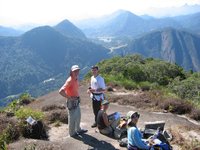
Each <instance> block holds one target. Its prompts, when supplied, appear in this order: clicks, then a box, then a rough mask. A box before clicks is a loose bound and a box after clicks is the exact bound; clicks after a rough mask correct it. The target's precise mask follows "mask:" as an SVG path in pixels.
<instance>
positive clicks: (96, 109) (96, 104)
mask: <svg viewBox="0 0 200 150" xmlns="http://www.w3.org/2000/svg"><path fill="white" fill-rule="evenodd" d="M92 107H93V113H94V116H95V123H96V122H97V115H98V112H99V110H100V109H101V101H96V100H92Z"/></svg>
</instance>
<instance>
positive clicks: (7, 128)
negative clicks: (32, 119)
mask: <svg viewBox="0 0 200 150" xmlns="http://www.w3.org/2000/svg"><path fill="white" fill-rule="evenodd" d="M19 136H20V131H19V128H18V126H17V123H16V121H15V120H13V119H11V118H8V117H6V116H4V115H0V149H6V145H7V144H9V143H10V142H13V141H15V140H17V139H18V138H19Z"/></svg>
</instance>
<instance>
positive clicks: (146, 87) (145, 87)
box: [139, 81, 152, 91]
mask: <svg viewBox="0 0 200 150" xmlns="http://www.w3.org/2000/svg"><path fill="white" fill-rule="evenodd" d="M139 87H140V89H141V90H142V91H149V90H150V89H151V87H152V85H151V83H149V82H148V81H146V82H140V83H139Z"/></svg>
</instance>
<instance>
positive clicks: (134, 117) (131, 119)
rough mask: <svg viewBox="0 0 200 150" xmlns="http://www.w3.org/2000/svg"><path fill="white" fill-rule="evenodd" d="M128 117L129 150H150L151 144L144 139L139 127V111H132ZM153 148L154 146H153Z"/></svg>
mask: <svg viewBox="0 0 200 150" xmlns="http://www.w3.org/2000/svg"><path fill="white" fill-rule="evenodd" d="M127 117H128V122H127V125H128V150H139V149H142V150H149V149H151V146H149V145H148V143H146V142H145V141H143V139H142V134H141V132H140V131H139V130H138V128H137V123H138V120H139V118H140V114H139V113H138V112H134V111H130V112H128V114H127ZM152 149H153V148H152Z"/></svg>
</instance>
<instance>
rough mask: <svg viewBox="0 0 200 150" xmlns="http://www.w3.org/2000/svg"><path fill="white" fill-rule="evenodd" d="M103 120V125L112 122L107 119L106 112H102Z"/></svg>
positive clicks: (108, 124)
mask: <svg viewBox="0 0 200 150" xmlns="http://www.w3.org/2000/svg"><path fill="white" fill-rule="evenodd" d="M103 121H104V123H105V125H106V126H107V127H108V126H110V125H111V123H112V122H110V121H109V120H108V115H107V114H106V113H103Z"/></svg>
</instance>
